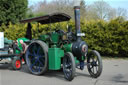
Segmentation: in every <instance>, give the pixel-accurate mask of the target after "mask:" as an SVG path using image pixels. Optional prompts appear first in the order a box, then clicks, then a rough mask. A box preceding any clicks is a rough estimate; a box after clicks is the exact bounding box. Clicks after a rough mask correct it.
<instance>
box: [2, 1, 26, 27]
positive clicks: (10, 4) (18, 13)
mask: <svg viewBox="0 0 128 85" xmlns="http://www.w3.org/2000/svg"><path fill="white" fill-rule="evenodd" d="M27 6H28V1H27V0H0V25H1V24H2V23H5V24H8V23H9V22H12V23H16V22H18V21H19V20H21V19H23V18H25V16H26V12H27Z"/></svg>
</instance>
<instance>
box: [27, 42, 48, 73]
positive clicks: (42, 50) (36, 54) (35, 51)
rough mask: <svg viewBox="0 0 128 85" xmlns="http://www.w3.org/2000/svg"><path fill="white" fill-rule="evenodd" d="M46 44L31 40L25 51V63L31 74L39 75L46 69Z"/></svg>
mask: <svg viewBox="0 0 128 85" xmlns="http://www.w3.org/2000/svg"><path fill="white" fill-rule="evenodd" d="M47 53H48V46H47V44H45V43H44V42H42V41H34V42H32V43H31V44H30V45H29V47H28V49H27V51H26V55H25V58H26V63H27V66H28V68H29V70H30V72H31V73H32V74H35V75H40V74H43V73H44V72H45V71H46V70H47V66H48V65H47V63H48V62H47V60H48V56H47Z"/></svg>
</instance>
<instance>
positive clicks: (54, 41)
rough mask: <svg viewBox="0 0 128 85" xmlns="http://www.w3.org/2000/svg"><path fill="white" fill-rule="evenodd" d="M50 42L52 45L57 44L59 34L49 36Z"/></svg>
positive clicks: (54, 33)
mask: <svg viewBox="0 0 128 85" xmlns="http://www.w3.org/2000/svg"><path fill="white" fill-rule="evenodd" d="M51 41H52V43H54V44H56V43H58V41H59V34H58V33H56V32H53V33H52V34H51Z"/></svg>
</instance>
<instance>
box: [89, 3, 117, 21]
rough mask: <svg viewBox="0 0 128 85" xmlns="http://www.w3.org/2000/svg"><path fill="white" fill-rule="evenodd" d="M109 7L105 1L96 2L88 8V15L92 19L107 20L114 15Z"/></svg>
mask: <svg viewBox="0 0 128 85" xmlns="http://www.w3.org/2000/svg"><path fill="white" fill-rule="evenodd" d="M113 12H114V11H113V9H112V8H111V6H110V5H109V4H108V3H107V2H105V1H96V2H94V3H93V4H92V5H90V6H89V8H88V13H89V14H88V15H89V16H91V15H92V16H91V17H92V18H94V19H101V20H109V19H110V18H112V17H113V16H114V15H115V13H113Z"/></svg>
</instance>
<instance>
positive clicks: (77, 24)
mask: <svg viewBox="0 0 128 85" xmlns="http://www.w3.org/2000/svg"><path fill="white" fill-rule="evenodd" d="M74 13H75V28H76V36H77V41H81V36H79V34H80V33H81V30H80V6H74Z"/></svg>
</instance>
